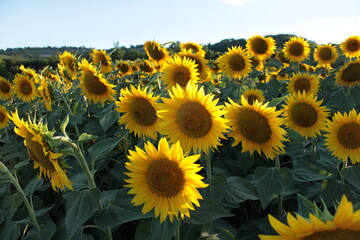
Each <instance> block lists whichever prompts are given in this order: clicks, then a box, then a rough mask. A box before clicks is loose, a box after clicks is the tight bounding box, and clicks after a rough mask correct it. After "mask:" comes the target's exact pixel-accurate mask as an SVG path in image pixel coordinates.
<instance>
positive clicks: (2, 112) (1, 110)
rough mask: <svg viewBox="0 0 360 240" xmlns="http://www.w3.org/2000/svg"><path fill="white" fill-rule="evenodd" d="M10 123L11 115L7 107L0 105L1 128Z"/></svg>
mask: <svg viewBox="0 0 360 240" xmlns="http://www.w3.org/2000/svg"><path fill="white" fill-rule="evenodd" d="M8 125H9V117H8V114H7V111H6V108H5V107H3V106H1V105H0V129H3V128H4V127H7V126H8Z"/></svg>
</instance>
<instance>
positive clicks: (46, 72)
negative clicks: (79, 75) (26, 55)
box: [41, 66, 60, 82]
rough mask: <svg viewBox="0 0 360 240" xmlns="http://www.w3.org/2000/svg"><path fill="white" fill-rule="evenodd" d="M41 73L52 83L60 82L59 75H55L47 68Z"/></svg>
mask: <svg viewBox="0 0 360 240" xmlns="http://www.w3.org/2000/svg"><path fill="white" fill-rule="evenodd" d="M41 72H42V75H43V76H44V77H45V78H46V79H49V80H51V81H52V82H60V78H59V75H57V73H56V72H55V71H54V70H52V69H51V68H50V67H49V66H47V67H45V68H44V69H43V70H42V71H41Z"/></svg>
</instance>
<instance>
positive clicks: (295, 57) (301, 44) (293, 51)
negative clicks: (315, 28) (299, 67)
mask: <svg viewBox="0 0 360 240" xmlns="http://www.w3.org/2000/svg"><path fill="white" fill-rule="evenodd" d="M283 52H284V56H285V57H286V58H288V59H289V60H290V62H302V61H304V60H305V59H306V58H307V57H308V55H309V53H310V44H309V42H308V41H306V40H305V39H304V38H301V37H292V38H290V39H289V41H287V42H286V43H285V45H284V48H283Z"/></svg>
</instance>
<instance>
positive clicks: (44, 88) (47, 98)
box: [38, 78, 52, 111]
mask: <svg viewBox="0 0 360 240" xmlns="http://www.w3.org/2000/svg"><path fill="white" fill-rule="evenodd" d="M38 93H39V96H40V97H41V100H40V101H41V102H44V104H45V108H46V110H48V111H52V107H51V103H52V100H51V94H50V88H49V83H48V82H47V81H46V80H45V79H43V78H41V81H40V87H39V88H38Z"/></svg>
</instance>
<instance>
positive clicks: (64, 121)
mask: <svg viewBox="0 0 360 240" xmlns="http://www.w3.org/2000/svg"><path fill="white" fill-rule="evenodd" d="M69 119H70V118H69V114H68V115H66V117H65V118H64V120H63V121H62V122H61V124H60V130H61V132H62V133H64V134H65V133H66V130H65V129H66V127H67V125H68V124H69Z"/></svg>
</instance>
